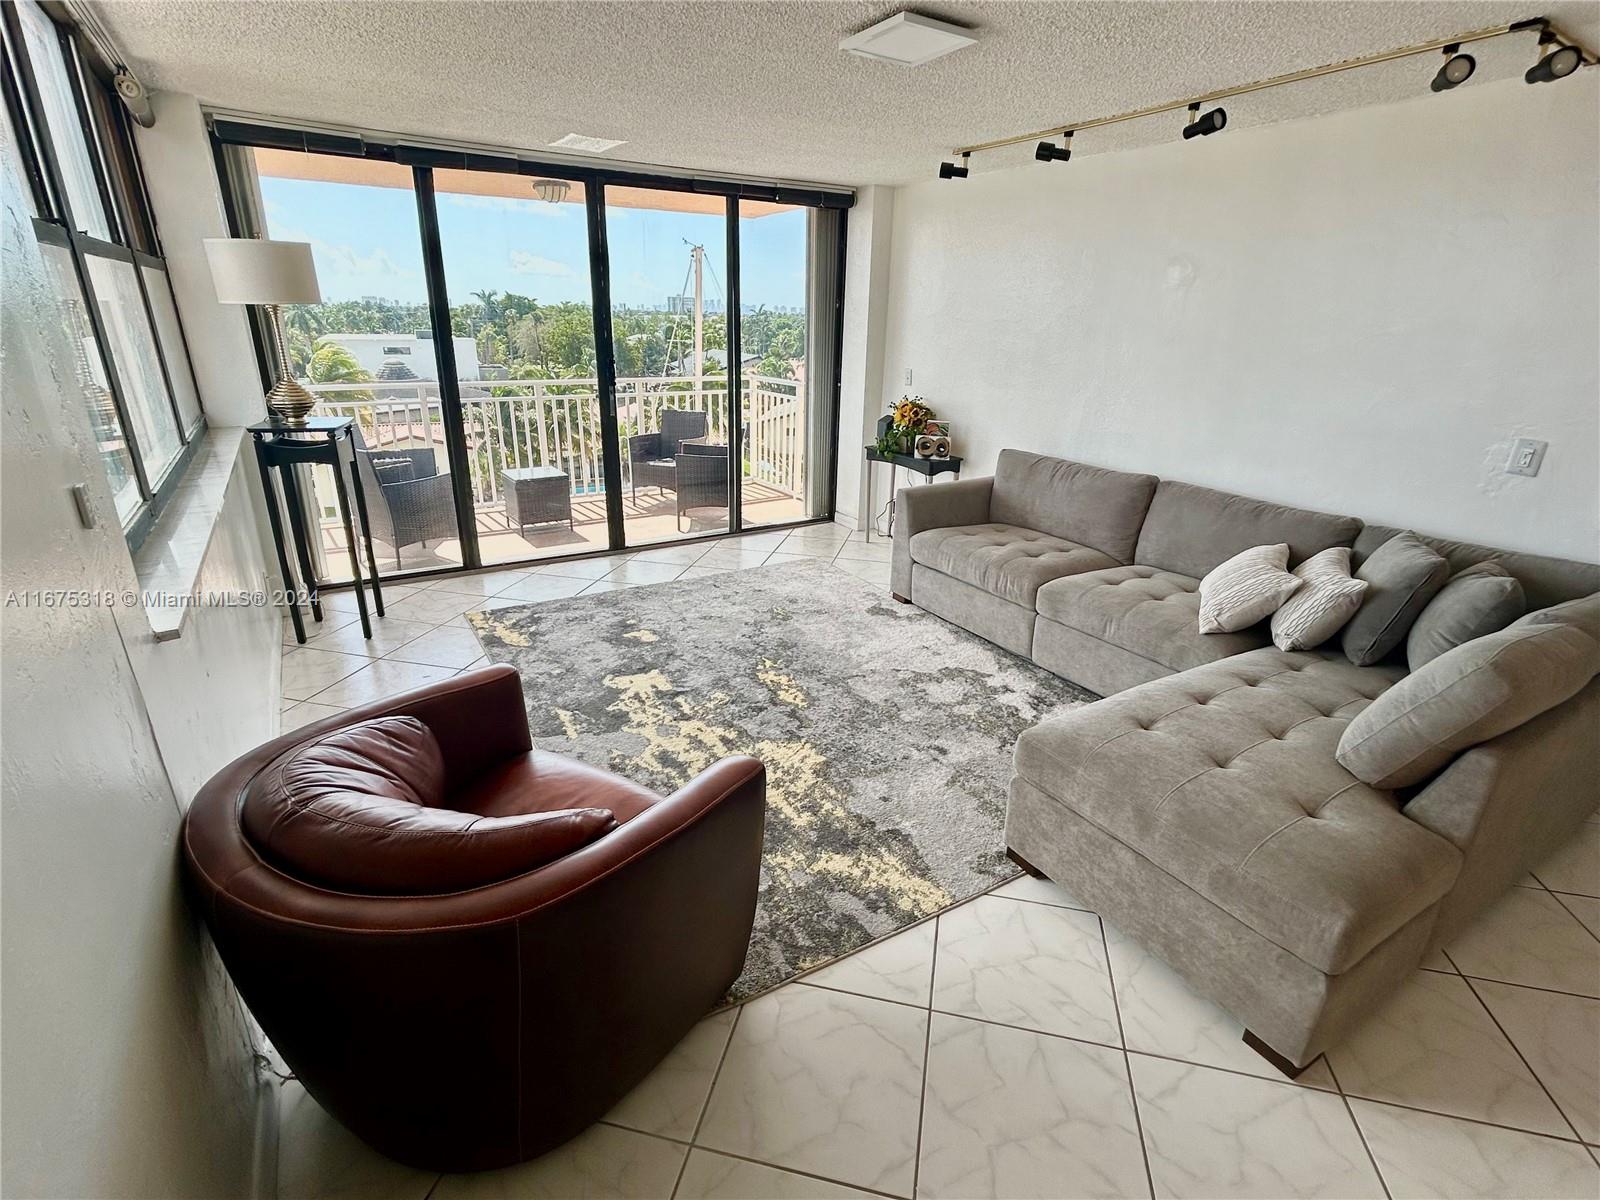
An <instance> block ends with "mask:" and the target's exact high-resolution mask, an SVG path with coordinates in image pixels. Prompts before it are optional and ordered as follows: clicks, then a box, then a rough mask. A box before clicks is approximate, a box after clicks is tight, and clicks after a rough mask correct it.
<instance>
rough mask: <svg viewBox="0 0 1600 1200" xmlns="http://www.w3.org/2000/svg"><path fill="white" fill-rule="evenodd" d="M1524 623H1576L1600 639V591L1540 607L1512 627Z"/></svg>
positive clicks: (1517, 627) (1515, 627)
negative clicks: (1547, 606)
mask: <svg viewBox="0 0 1600 1200" xmlns="http://www.w3.org/2000/svg"><path fill="white" fill-rule="evenodd" d="M1524 625H1576V626H1577V627H1578V628H1579V629H1581V630H1583V631H1584V632H1585V633H1587V634H1588V635H1589V636H1590V637H1592V638H1594V639H1595V640H1596V641H1600V592H1595V593H1593V594H1592V595H1588V596H1579V597H1578V598H1577V599H1576V600H1568V601H1566V602H1565V603H1562V604H1552V605H1551V606H1550V607H1549V608H1541V609H1538V610H1536V611H1534V612H1531V613H1529V614H1528V615H1527V616H1525V617H1521V618H1519V619H1518V620H1517V621H1516V622H1514V623H1513V625H1512V628H1513V629H1519V628H1521V627H1522V626H1524Z"/></svg>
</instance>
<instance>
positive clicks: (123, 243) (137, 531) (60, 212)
mask: <svg viewBox="0 0 1600 1200" xmlns="http://www.w3.org/2000/svg"><path fill="white" fill-rule="evenodd" d="M22 2H30V0H22ZM31 2H33V3H34V4H35V7H36V8H37V9H38V12H39V14H40V15H42V16H43V17H45V18H46V19H47V20H48V21H49V22H50V23H51V25H52V27H53V28H54V30H55V32H56V38H57V44H56V49H57V50H58V51H59V53H60V55H61V60H60V65H61V68H62V70H63V72H64V73H65V76H66V78H67V81H68V84H69V86H70V88H71V91H72V97H73V104H74V109H75V114H76V116H77V118H78V124H77V127H76V128H75V129H67V130H59V131H53V130H51V129H50V128H49V122H48V120H47V117H46V113H45V108H44V102H43V98H42V95H41V93H40V91H39V85H38V80H37V77H36V74H35V71H34V64H33V62H32V60H31V58H30V57H29V46H28V43H27V40H26V38H25V37H24V36H23V31H22V24H21V22H22V14H21V13H20V12H19V11H18V9H17V6H16V5H15V4H10V3H7V4H3V5H0V10H3V12H0V18H3V22H0V23H3V33H4V55H3V58H0V76H3V89H0V90H3V98H4V103H5V105H6V109H7V115H8V117H9V118H10V121H11V125H12V128H13V129H14V130H15V132H16V137H17V142H18V147H17V148H18V152H19V157H20V158H21V160H22V166H23V175H24V180H23V182H24V184H25V186H27V187H28V189H29V191H30V193H31V198H32V200H33V204H34V208H35V210H36V212H37V213H38V215H37V216H35V217H34V218H33V229H34V236H35V237H36V238H37V239H38V240H39V241H40V242H41V243H47V244H50V245H54V246H57V247H60V248H64V249H66V250H67V252H68V253H69V254H70V255H71V258H72V263H73V268H74V271H75V273H76V275H77V278H78V285H79V287H80V288H81V289H82V292H83V297H84V302H85V305H86V307H87V310H88V311H87V317H88V320H89V323H90V326H91V328H92V329H93V331H94V336H95V341H96V343H97V350H98V352H99V354H100V357H101V365H102V368H103V370H104V373H105V378H106V381H107V384H108V388H109V390H110V392H111V395H112V399H113V402H114V403H115V405H116V410H117V417H118V420H119V421H120V423H121V425H122V433H123V437H124V439H125V442H126V445H127V448H128V452H129V455H130V456H131V457H132V459H133V469H134V477H135V479H136V480H137V482H138V488H139V498H140V502H139V504H138V505H137V506H136V507H135V508H134V509H133V510H132V512H131V513H130V514H129V515H128V517H127V518H126V519H125V520H124V521H123V523H122V529H123V533H124V535H125V536H126V537H127V540H128V545H129V548H130V550H132V551H137V550H138V549H139V546H140V545H141V544H142V543H143V541H144V539H145V538H146V537H147V536H148V534H149V532H150V530H151V528H152V527H153V526H154V525H155V522H156V520H157V518H158V517H159V516H160V514H161V510H162V509H163V508H164V507H165V506H166V504H167V503H168V502H169V501H170V500H171V499H172V496H173V495H174V494H175V493H176V491H177V489H178V486H179V484H180V483H181V482H182V479H183V476H184V473H185V471H186V470H187V467H188V464H189V462H190V461H191V460H192V458H193V457H194V454H195V452H196V450H197V449H198V448H199V446H200V444H201V442H202V441H203V438H204V434H205V432H206V429H207V421H206V415H205V407H204V400H203V399H201V400H200V404H199V413H198V416H197V417H196V419H195V420H194V421H192V422H189V423H188V424H186V423H185V421H184V419H183V414H182V411H181V410H180V408H179V404H178V393H177V389H176V388H175V387H174V386H173V368H172V366H171V365H170V364H169V359H170V358H172V357H173V356H176V355H182V356H183V358H184V360H185V361H184V366H185V367H186V368H187V369H188V371H189V375H190V377H191V378H193V377H194V367H193V360H192V357H191V356H190V354H189V346H188V335H187V333H186V332H185V330H184V327H183V316H182V313H181V312H178V313H177V333H178V345H176V346H167V345H165V344H164V343H163V341H162V338H161V332H160V326H159V325H158V324H157V321H156V315H155V310H154V307H153V305H152V303H151V298H150V292H149V287H148V286H147V284H146V281H145V270H146V269H147V268H148V269H151V270H154V271H156V272H159V273H160V274H161V275H163V276H165V277H166V283H167V287H168V288H169V289H171V288H172V278H171V272H170V271H169V270H168V267H167V263H166V260H165V258H164V257H162V255H161V254H160V249H161V243H160V240H159V235H158V234H157V232H156V221H155V215H154V212H153V210H152V208H151V205H150V201H149V194H148V192H147V190H146V188H145V183H144V170H143V166H142V164H141V163H140V161H139V153H138V148H137V146H136V145H135V144H134V141H133V136H132V131H131V129H130V127H129V123H128V120H127V115H126V113H125V111H124V110H123V106H122V102H121V100H120V99H119V98H118V97H117V96H116V94H115V91H114V89H113V88H112V86H111V84H110V82H109V79H108V76H109V73H110V72H109V69H108V68H106V67H105V66H104V64H101V63H99V62H98V61H97V59H95V58H93V57H91V54H90V52H89V49H88V47H86V45H85V43H84V42H83V39H82V38H81V36H80V35H79V33H78V31H77V30H76V28H74V27H73V26H70V25H67V24H64V23H63V22H62V21H60V20H58V19H57V18H56V17H55V15H54V14H52V13H51V12H50V11H49V10H47V9H45V8H44V7H43V6H42V5H39V4H37V0H31ZM90 88H94V89H96V93H95V95H94V96H93V97H91V95H90V91H89V89H90ZM53 134H54V135H56V136H60V137H61V138H62V139H63V140H65V139H67V138H73V137H76V138H79V139H81V140H82V142H83V145H84V150H85V151H86V153H87V155H88V159H89V164H90V166H91V168H92V170H93V172H94V176H95V185H96V188H97V194H98V198H99V200H100V203H101V205H102V207H103V209H104V211H105V220H106V226H107V228H108V230H109V231H110V234H111V238H110V240H108V239H105V238H100V237H96V236H94V235H92V234H90V233H87V232H85V231H83V230H81V229H79V228H78V226H77V223H76V221H74V219H73V215H72V207H71V202H70V200H69V199H68V196H67V192H66V187H65V182H64V179H63V177H62V173H61V165H60V163H59V162H58V161H57V159H56V150H55V145H54V143H53V142H52V141H51V137H52V135H53ZM93 258H100V259H111V260H115V261H118V262H122V263H126V264H128V265H129V266H130V267H131V268H132V272H133V278H134V280H135V283H136V286H137V288H138V294H139V299H140V303H141V305H142V307H143V310H144V311H143V319H144V326H145V328H147V329H148V330H149V332H150V339H151V343H152V346H153V349H154V352H155V357H156V361H157V363H158V364H159V365H160V369H161V386H162V388H163V389H164V390H165V393H166V403H167V407H168V413H167V416H168V417H169V418H170V420H171V421H172V425H173V428H174V429H175V430H176V432H177V437H178V443H179V449H178V452H177V453H176V454H175V455H174V457H173V458H172V461H171V462H170V463H169V464H168V465H167V466H166V469H165V473H164V474H163V475H162V476H161V477H160V478H158V479H151V478H150V476H149V472H148V471H147V469H146V464H145V455H144V451H143V449H142V448H141V447H140V445H139V441H138V435H137V432H136V429H135V425H134V422H133V421H132V419H131V413H130V411H129V398H128V396H127V394H126V392H125V390H124V387H123V381H122V376H121V374H120V372H119V370H118V367H117V362H116V355H115V352H114V350H113V347H112V343H111V339H110V337H109V333H108V330H107V328H106V322H105V319H104V315H103V313H102V312H101V309H100V300H99V297H98V295H97V294H96V291H95V288H94V282H93V280H92V278H91V272H90V270H89V260H90V259H93ZM173 309H174V311H175V312H176V310H177V302H176V294H175V292H174V295H173ZM134 315H135V316H137V314H134ZM196 394H197V398H198V385H197V387H196ZM155 415H156V416H157V417H158V418H159V416H160V414H159V413H157V414H155Z"/></svg>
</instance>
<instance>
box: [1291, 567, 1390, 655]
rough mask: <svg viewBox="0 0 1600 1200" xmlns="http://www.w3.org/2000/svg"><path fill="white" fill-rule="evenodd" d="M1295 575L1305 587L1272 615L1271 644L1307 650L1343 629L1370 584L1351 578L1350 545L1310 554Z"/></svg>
mask: <svg viewBox="0 0 1600 1200" xmlns="http://www.w3.org/2000/svg"><path fill="white" fill-rule="evenodd" d="M1294 574H1295V575H1296V576H1298V577H1299V578H1300V579H1302V580H1303V581H1304V582H1305V586H1304V587H1302V588H1300V590H1299V591H1297V592H1295V594H1294V595H1292V596H1290V597H1289V599H1288V600H1286V601H1284V605H1283V607H1282V608H1280V609H1279V610H1278V611H1277V612H1275V613H1274V614H1273V615H1272V644H1273V645H1274V646H1276V647H1277V648H1278V649H1279V650H1310V649H1311V648H1312V647H1314V646H1320V645H1322V643H1323V642H1325V641H1327V640H1328V639H1329V638H1331V637H1332V636H1333V635H1334V634H1336V633H1338V632H1339V630H1341V629H1342V628H1344V624H1345V622H1346V621H1348V620H1349V619H1350V618H1351V617H1353V616H1355V614H1356V610H1357V609H1358V608H1360V607H1361V597H1362V596H1363V595H1365V594H1366V591H1367V588H1368V587H1369V586H1370V585H1369V584H1368V583H1367V582H1366V580H1364V579H1352V578H1350V547H1349V546H1329V547H1328V548H1327V549H1326V550H1323V551H1321V552H1320V553H1317V554H1313V555H1312V556H1311V557H1310V558H1308V559H1306V560H1305V562H1303V563H1301V564H1300V565H1299V566H1298V567H1296V568H1295V569H1294Z"/></svg>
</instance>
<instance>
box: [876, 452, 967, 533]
mask: <svg viewBox="0 0 1600 1200" xmlns="http://www.w3.org/2000/svg"><path fill="white" fill-rule="evenodd" d="M866 452H867V465H866V472H867V541H869V542H870V541H871V540H872V535H873V534H874V533H875V532H877V528H878V512H877V509H875V508H874V507H873V506H872V464H873V463H888V464H889V536H890V537H893V536H894V468H896V467H904V468H905V469H906V470H908V471H915V472H916V473H917V474H918V475H926V476H927V477H928V481H929V482H930V483H931V482H932V481H933V478H934V476H936V475H944V474H947V473H948V474H951V475H954V476H955V477H956V478H957V479H960V478H961V458H960V456H959V455H951V456H950V457H949V458H918V457H917V456H916V455H914V454H880V453H878V448H877V447H876V446H868V447H866Z"/></svg>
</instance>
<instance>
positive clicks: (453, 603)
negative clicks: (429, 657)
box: [388, 588, 480, 625]
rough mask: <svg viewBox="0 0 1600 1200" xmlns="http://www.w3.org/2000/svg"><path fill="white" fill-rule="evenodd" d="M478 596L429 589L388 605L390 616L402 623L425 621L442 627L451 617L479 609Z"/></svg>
mask: <svg viewBox="0 0 1600 1200" xmlns="http://www.w3.org/2000/svg"><path fill="white" fill-rule="evenodd" d="M479 599H480V598H479V597H477V596H464V595H462V594H461V593H460V592H440V591H435V590H434V589H433V588H429V589H427V590H426V591H422V592H413V593H412V594H411V595H409V596H405V597H402V598H401V599H399V600H396V601H395V602H394V603H393V604H390V605H388V609H389V615H390V616H391V617H398V618H399V619H400V620H402V621H425V622H428V623H429V624H432V625H441V624H443V623H444V622H445V621H448V620H449V619H450V618H451V617H455V616H459V615H460V614H462V613H464V612H466V611H467V610H468V609H471V608H476V607H478V600H479Z"/></svg>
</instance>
